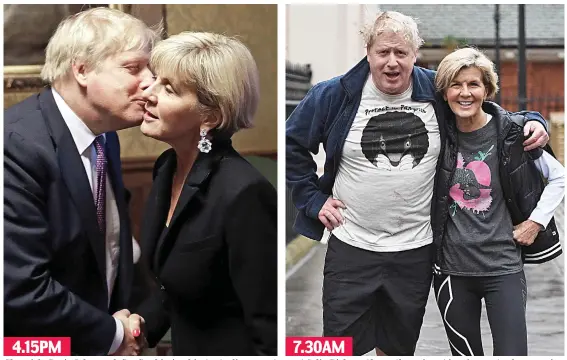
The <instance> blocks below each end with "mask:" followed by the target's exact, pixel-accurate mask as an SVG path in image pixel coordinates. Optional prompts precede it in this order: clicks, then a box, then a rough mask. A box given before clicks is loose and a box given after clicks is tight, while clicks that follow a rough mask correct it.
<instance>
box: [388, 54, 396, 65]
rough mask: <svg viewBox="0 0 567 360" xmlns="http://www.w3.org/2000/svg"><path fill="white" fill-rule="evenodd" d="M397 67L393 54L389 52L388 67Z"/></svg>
mask: <svg viewBox="0 0 567 360" xmlns="http://www.w3.org/2000/svg"><path fill="white" fill-rule="evenodd" d="M397 65H398V61H397V60H396V56H395V55H394V53H393V52H390V54H389V55H388V66H390V67H395V66H397Z"/></svg>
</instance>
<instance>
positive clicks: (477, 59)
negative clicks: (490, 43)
mask: <svg viewBox="0 0 567 360" xmlns="http://www.w3.org/2000/svg"><path fill="white" fill-rule="evenodd" d="M470 67H475V68H477V69H479V70H480V71H481V73H482V82H483V84H484V86H485V87H486V96H487V98H488V99H492V98H494V95H496V93H497V92H498V75H497V74H496V71H494V63H493V62H492V61H490V59H489V58H488V57H487V56H486V55H484V54H483V53H482V52H480V51H479V50H477V49H475V48H470V47H468V48H463V49H458V50H455V51H453V52H452V53H450V54H449V55H447V56H445V58H444V59H443V60H441V63H439V67H438V68H437V75H436V76H435V87H436V88H437V91H440V92H441V93H443V94H445V92H446V91H447V89H448V88H449V86H450V85H451V82H452V81H453V80H454V79H455V78H456V77H457V76H458V74H459V72H460V71H461V70H462V69H464V68H470Z"/></svg>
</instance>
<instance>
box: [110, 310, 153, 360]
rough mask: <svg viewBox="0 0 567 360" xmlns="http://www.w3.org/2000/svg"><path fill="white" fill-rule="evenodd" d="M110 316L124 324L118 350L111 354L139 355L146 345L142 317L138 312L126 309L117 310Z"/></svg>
mask: <svg viewBox="0 0 567 360" xmlns="http://www.w3.org/2000/svg"><path fill="white" fill-rule="evenodd" d="M112 316H113V317H114V318H115V319H118V320H120V322H121V323H122V325H123V326H124V337H123V339H122V343H121V344H120V347H119V348H118V350H116V352H115V353H113V354H111V355H113V356H116V355H118V356H139V355H140V353H141V352H142V351H144V349H146V348H147V347H148V342H147V340H146V336H145V334H144V324H145V321H144V318H142V317H141V316H140V315H138V314H130V311H128V310H127V309H123V310H120V311H117V312H115V313H114V314H113V315H112Z"/></svg>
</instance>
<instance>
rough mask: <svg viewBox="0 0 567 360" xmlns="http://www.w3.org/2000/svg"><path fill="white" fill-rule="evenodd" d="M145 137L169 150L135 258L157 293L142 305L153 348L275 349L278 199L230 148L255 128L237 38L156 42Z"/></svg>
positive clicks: (252, 86) (157, 171)
mask: <svg viewBox="0 0 567 360" xmlns="http://www.w3.org/2000/svg"><path fill="white" fill-rule="evenodd" d="M150 64H151V67H152V69H153V71H154V74H155V82H154V83H153V85H151V86H150V87H149V88H148V89H146V91H145V92H144V96H145V98H146V99H147V105H146V113H145V115H144V122H143V123H142V126H141V130H142V132H143V133H144V134H145V135H146V136H149V137H152V138H154V139H157V140H160V141H163V142H166V143H167V144H169V145H171V149H169V150H167V151H166V152H164V153H163V154H162V155H161V156H160V157H159V158H158V160H157V162H156V164H155V168H154V184H153V187H152V190H151V193H150V195H149V199H148V203H147V206H146V213H145V217H144V222H143V229H142V234H143V237H142V253H143V255H144V257H145V261H146V263H147V265H148V266H149V268H150V270H151V272H152V274H153V275H154V280H155V282H156V283H157V285H158V286H157V290H156V291H155V292H154V293H153V295H152V296H151V297H150V298H149V299H147V300H146V301H145V302H144V303H143V304H142V305H141V307H140V309H139V314H140V315H142V316H143V317H144V319H145V320H146V327H147V336H148V342H149V343H150V346H153V345H154V344H155V343H156V342H157V341H159V340H160V339H161V338H162V337H163V335H164V334H165V332H166V331H167V329H168V328H170V327H171V337H172V345H173V354H174V355H233V356H237V355H240V356H246V355H271V356H275V355H276V354H277V351H276V343H277V339H276V327H277V324H276V316H277V315H276V312H277V291H276V289H277V268H276V264H277V258H276V254H277V250H276V247H277V242H276V238H277V229H276V213H277V211H276V191H275V189H274V188H273V187H272V185H270V183H269V182H268V181H267V180H266V179H265V178H264V177H263V176H262V175H261V174H260V173H259V172H258V171H257V170H256V169H255V168H254V167H252V165H250V164H249V163H248V162H246V161H245V160H244V159H243V158H242V157H241V156H240V155H239V154H238V153H237V152H236V151H235V150H234V149H233V148H232V145H231V140H230V139H231V137H232V135H234V133H236V132H237V131H239V130H241V129H244V128H248V127H250V126H251V125H252V120H253V117H254V114H255V113H256V108H257V106H258V100H259V95H260V93H259V78H258V70H257V68H256V64H255V62H254V59H253V58H252V55H251V54H250V51H249V50H248V49H247V48H246V46H244V45H243V44H242V43H241V42H239V41H238V40H236V39H233V38H229V37H226V36H223V35H218V34H212V33H192V32H184V33H181V34H178V35H174V36H171V37H170V38H168V39H167V40H164V41H162V42H160V43H159V44H158V45H157V46H156V48H155V49H154V50H153V51H152V56H151V60H150Z"/></svg>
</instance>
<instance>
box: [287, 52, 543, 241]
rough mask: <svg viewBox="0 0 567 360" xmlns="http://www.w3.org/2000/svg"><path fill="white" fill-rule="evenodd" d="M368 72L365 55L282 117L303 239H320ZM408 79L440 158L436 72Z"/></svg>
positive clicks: (442, 130) (416, 68)
mask: <svg viewBox="0 0 567 360" xmlns="http://www.w3.org/2000/svg"><path fill="white" fill-rule="evenodd" d="M369 74H370V66H369V64H368V61H367V60H366V57H364V58H363V59H362V60H361V61H360V62H359V63H358V64H357V65H355V66H354V67H353V68H352V69H350V70H349V71H348V72H347V73H346V74H344V75H342V76H338V77H335V78H333V79H330V80H327V81H323V82H321V83H318V84H316V85H315V86H314V87H313V88H312V89H311V90H310V91H309V92H308V93H307V95H306V96H305V98H304V99H303V100H302V101H301V103H300V104H299V105H298V106H297V108H296V109H295V110H294V111H293V113H292V114H291V115H290V116H289V118H288V119H287V121H286V180H287V185H288V187H289V188H290V189H291V192H292V198H293V202H294V204H295V206H296V208H297V209H298V211H299V214H298V215H297V218H296V220H295V223H294V230H295V231H297V232H298V233H299V234H302V235H304V236H306V237H308V238H311V239H315V240H320V239H321V237H322V235H323V230H324V226H323V224H322V223H321V222H320V221H319V219H318V218H317V215H318V214H319V211H320V210H321V208H322V207H323V204H324V203H325V201H326V200H327V198H328V197H329V196H330V195H331V192H332V189H333V185H334V183H335V176H336V174H337V170H338V168H339V162H340V160H341V154H342V150H343V145H344V142H345V139H346V137H347V135H348V132H349V130H350V128H351V125H352V122H353V120H354V117H355V116H356V112H357V110H358V106H359V105H360V99H361V97H362V89H363V88H364V84H365V83H366V80H367V79H368V76H369ZM412 82H413V92H412V95H411V98H412V100H414V101H421V102H431V103H433V106H434V108H435V114H436V117H437V121H438V123H439V132H440V137H441V150H440V151H441V152H440V155H439V156H440V158H441V157H442V156H443V152H444V145H445V136H446V127H445V116H444V115H443V111H444V110H443V107H442V106H441V104H439V103H438V102H436V101H435V95H436V91H435V85H434V83H435V71H432V70H428V69H424V68H421V67H419V66H414V68H413V72H412ZM527 116H528V117H529V118H530V119H533V120H537V121H540V122H541V123H543V124H544V126H545V125H546V124H545V120H544V119H543V117H542V116H541V114H539V113H534V112H529V113H527ZM321 143H323V147H324V149H325V154H326V158H325V166H324V173H323V175H322V176H321V177H320V178H319V177H318V176H317V174H316V171H317V165H316V164H315V161H314V160H313V157H312V155H311V153H313V154H317V153H318V151H319V144H321ZM438 168H439V164H438V165H437V169H438ZM433 196H435V193H434V194H433Z"/></svg>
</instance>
